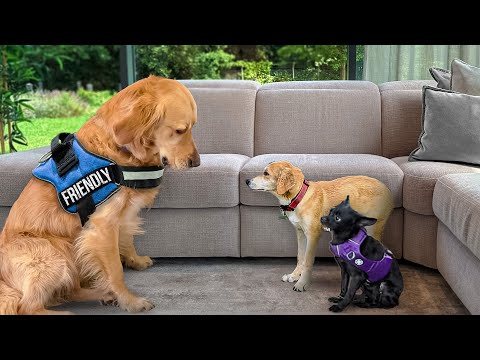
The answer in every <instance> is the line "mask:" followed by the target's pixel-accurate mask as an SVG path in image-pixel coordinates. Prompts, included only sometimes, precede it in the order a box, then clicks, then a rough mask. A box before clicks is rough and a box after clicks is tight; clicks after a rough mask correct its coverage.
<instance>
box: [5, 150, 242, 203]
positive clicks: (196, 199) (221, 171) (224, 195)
mask: <svg viewBox="0 0 480 360" xmlns="http://www.w3.org/2000/svg"><path fill="white" fill-rule="evenodd" d="M48 150H49V147H43V148H39V149H34V150H28V151H23V152H19V153H13V154H8V155H2V156H0V189H2V190H1V191H0V206H12V205H13V203H14V202H15V201H16V200H17V198H18V196H19V195H20V193H21V192H22V191H23V188H24V187H25V185H26V184H27V183H28V181H29V180H30V179H31V178H32V170H33V168H35V166H37V163H38V160H39V159H40V158H41V157H42V156H43V155H44V154H45V153H46V152H47V151H48ZM200 158H201V165H200V166H199V167H196V168H191V169H187V170H182V171H174V170H172V169H170V168H167V169H166V171H165V173H164V176H163V179H162V183H161V185H160V189H161V190H160V194H159V196H157V198H156V200H155V204H154V205H153V206H152V207H153V208H208V207H231V206H236V205H238V204H239V194H238V175H239V172H240V169H241V168H242V167H243V165H244V164H245V163H246V162H247V161H248V159H249V158H248V157H247V156H245V155H238V154H201V155H200Z"/></svg>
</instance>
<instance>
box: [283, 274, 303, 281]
mask: <svg viewBox="0 0 480 360" xmlns="http://www.w3.org/2000/svg"><path fill="white" fill-rule="evenodd" d="M298 279H300V275H296V274H294V273H291V274H285V275H283V276H282V281H283V282H289V283H292V282H295V281H298Z"/></svg>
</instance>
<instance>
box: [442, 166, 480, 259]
mask: <svg viewBox="0 0 480 360" xmlns="http://www.w3.org/2000/svg"><path fill="white" fill-rule="evenodd" d="M433 211H434V213H435V215H436V216H437V217H438V219H439V220H440V221H441V222H442V223H443V224H445V225H446V226H447V227H448V228H449V229H450V231H451V232H452V233H453V234H454V235H455V236H456V237H457V238H458V239H459V240H460V241H461V242H462V243H463V244H464V245H465V246H466V247H467V248H468V249H469V250H470V251H471V252H472V253H473V254H474V255H475V256H476V257H477V258H480V226H478V224H480V174H451V175H446V176H442V177H441V178H440V179H439V180H438V181H437V184H436V186H435V191H434V193H433Z"/></svg>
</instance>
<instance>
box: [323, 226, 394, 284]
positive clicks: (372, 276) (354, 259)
mask: <svg viewBox="0 0 480 360" xmlns="http://www.w3.org/2000/svg"><path fill="white" fill-rule="evenodd" d="M367 236H368V235H367V232H366V231H365V229H364V228H361V229H360V231H359V232H358V234H357V235H355V236H354V237H353V238H351V239H348V241H345V242H344V243H342V244H339V245H334V244H332V243H331V242H330V251H331V252H332V253H333V255H335V256H336V257H339V258H341V259H342V260H344V261H345V262H347V263H349V264H350V265H353V266H355V267H356V268H357V269H360V270H362V271H364V272H366V273H367V277H368V281H369V282H377V281H380V280H382V279H384V278H385V277H386V276H387V274H388V273H389V272H390V268H391V267H392V262H393V256H392V255H393V254H392V252H391V251H390V250H386V251H385V253H384V254H383V258H382V259H380V260H370V259H367V258H366V257H365V256H363V255H362V253H361V252H360V246H361V245H362V243H363V241H364V240H365V239H366V238H367Z"/></svg>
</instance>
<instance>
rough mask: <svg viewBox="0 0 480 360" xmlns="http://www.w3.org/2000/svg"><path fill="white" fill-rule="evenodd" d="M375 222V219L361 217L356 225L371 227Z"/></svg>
mask: <svg viewBox="0 0 480 360" xmlns="http://www.w3.org/2000/svg"><path fill="white" fill-rule="evenodd" d="M376 222H377V219H375V218H370V217H366V216H362V217H361V218H359V219H358V220H357V225H358V226H362V227H363V226H370V225H373V224H375V223H376Z"/></svg>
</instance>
